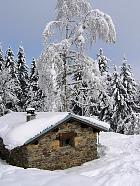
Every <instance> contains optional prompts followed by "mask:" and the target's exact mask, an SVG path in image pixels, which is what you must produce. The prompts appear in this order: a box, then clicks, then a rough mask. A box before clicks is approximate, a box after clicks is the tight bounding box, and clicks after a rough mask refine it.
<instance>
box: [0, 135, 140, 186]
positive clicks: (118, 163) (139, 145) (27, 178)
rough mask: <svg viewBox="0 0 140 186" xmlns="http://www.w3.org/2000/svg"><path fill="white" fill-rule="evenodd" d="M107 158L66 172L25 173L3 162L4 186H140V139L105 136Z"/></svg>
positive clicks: (102, 140) (0, 169)
mask: <svg viewBox="0 0 140 186" xmlns="http://www.w3.org/2000/svg"><path fill="white" fill-rule="evenodd" d="M100 143H101V145H102V146H103V147H104V148H103V149H105V154H106V155H105V156H103V157H101V158H100V159H97V160H94V161H91V162H88V163H85V164H83V165H82V166H79V167H75V168H71V169H67V170H64V171H53V172H52V171H45V170H38V169H22V168H17V167H13V166H9V165H5V163H4V164H3V163H2V162H0V185H1V186H9V185H10V186H12V185H13V186H19V185H20V186H25V185H26V186H65V185H67V186H87V185H88V186H139V185H140V135H137V136H126V135H121V134H115V133H101V135H100Z"/></svg>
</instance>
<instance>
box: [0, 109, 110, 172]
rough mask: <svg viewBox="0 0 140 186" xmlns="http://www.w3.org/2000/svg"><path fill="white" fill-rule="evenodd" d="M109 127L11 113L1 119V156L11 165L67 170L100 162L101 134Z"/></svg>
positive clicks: (67, 117)
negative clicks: (98, 145)
mask: <svg viewBox="0 0 140 186" xmlns="http://www.w3.org/2000/svg"><path fill="white" fill-rule="evenodd" d="M108 129H109V125H108V124H106V123H104V122H101V121H98V120H97V119H95V118H92V117H82V116H77V115H74V114H70V113H63V112H62V113H37V114H36V115H35V113H34V110H33V109H28V110H27V114H26V113H16V112H13V113H10V114H7V115H5V116H3V117H1V118H0V156H1V158H3V159H5V160H6V161H7V162H8V163H9V164H11V165H15V166H19V167H24V168H39V169H47V170H58V169H67V168H70V167H73V166H79V165H81V164H83V163H85V162H87V161H91V160H94V159H96V158H97V141H98V134H99V132H100V131H108Z"/></svg>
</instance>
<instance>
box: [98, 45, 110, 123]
mask: <svg viewBox="0 0 140 186" xmlns="http://www.w3.org/2000/svg"><path fill="white" fill-rule="evenodd" d="M109 61H110V60H109V59H108V58H107V57H106V56H105V55H104V53H103V49H101V48H100V49H99V54H97V63H98V66H99V72H100V74H101V78H100V79H101V83H102V87H103V90H102V91H100V94H99V97H98V102H97V109H98V113H99V118H100V119H101V120H103V121H107V122H108V121H109V120H110V117H111V98H110V89H111V87H110V84H111V74H110V72H109V67H108V62H109Z"/></svg>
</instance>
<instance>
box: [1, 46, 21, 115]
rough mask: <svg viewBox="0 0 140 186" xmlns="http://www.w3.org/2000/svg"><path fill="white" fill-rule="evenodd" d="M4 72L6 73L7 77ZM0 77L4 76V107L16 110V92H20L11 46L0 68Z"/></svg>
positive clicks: (17, 108)
mask: <svg viewBox="0 0 140 186" xmlns="http://www.w3.org/2000/svg"><path fill="white" fill-rule="evenodd" d="M5 74H6V75H7V78H6V76H5ZM1 77H2V79H3V77H4V79H3V80H4V82H5V83H4V87H5V89H6V91H7V93H6V94H5V95H6V97H5V107H6V108H8V109H10V110H13V111H18V110H19V107H18V101H19V100H18V94H19V92H20V87H19V82H18V79H17V75H16V65H15V59H14V53H13V51H12V49H11V47H9V48H8V50H7V52H6V56H5V63H4V65H3V68H2V73H1ZM3 80H2V81H3Z"/></svg>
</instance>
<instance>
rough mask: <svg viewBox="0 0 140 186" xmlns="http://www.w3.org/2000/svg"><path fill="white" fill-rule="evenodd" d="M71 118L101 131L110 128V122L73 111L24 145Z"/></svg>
mask: <svg viewBox="0 0 140 186" xmlns="http://www.w3.org/2000/svg"><path fill="white" fill-rule="evenodd" d="M71 119H74V120H75V121H79V122H82V123H83V124H86V125H88V126H90V127H92V128H95V129H97V130H99V131H104V132H107V131H109V128H110V126H109V124H107V123H105V122H102V121H99V120H97V119H95V118H92V117H85V116H78V115H75V114H72V113H68V115H67V116H66V117H65V118H64V119H62V120H60V121H58V122H57V123H56V124H55V125H52V126H50V127H48V128H46V129H45V130H43V131H42V132H40V133H39V134H37V135H36V136H34V137H33V138H31V139H29V140H27V141H26V142H25V143H24V145H27V144H30V143H32V142H33V141H34V140H36V139H38V138H40V137H42V136H44V135H45V134H46V133H47V132H49V131H51V130H53V129H55V128H56V127H58V126H59V125H60V124H62V123H65V122H67V121H69V120H71ZM99 123H100V124H99Z"/></svg>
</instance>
